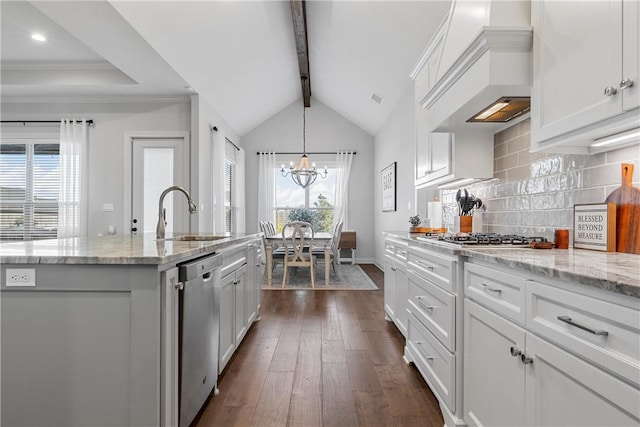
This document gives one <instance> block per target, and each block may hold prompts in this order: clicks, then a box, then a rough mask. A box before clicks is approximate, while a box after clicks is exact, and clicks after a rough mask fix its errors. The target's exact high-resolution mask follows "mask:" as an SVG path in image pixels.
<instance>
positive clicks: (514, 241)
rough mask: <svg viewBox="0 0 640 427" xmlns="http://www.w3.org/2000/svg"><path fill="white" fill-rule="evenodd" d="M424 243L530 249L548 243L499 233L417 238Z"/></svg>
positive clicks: (541, 238)
mask: <svg viewBox="0 0 640 427" xmlns="http://www.w3.org/2000/svg"><path fill="white" fill-rule="evenodd" d="M416 239H417V240H422V241H434V240H436V241H441V242H448V243H453V244H455V245H460V246H499V245H509V246H522V247H529V245H530V244H531V243H532V242H546V241H547V238H546V237H539V236H534V237H529V236H520V235H517V234H498V233H458V234H452V233H444V234H432V235H425V236H418V237H416Z"/></svg>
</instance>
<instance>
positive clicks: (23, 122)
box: [0, 120, 94, 126]
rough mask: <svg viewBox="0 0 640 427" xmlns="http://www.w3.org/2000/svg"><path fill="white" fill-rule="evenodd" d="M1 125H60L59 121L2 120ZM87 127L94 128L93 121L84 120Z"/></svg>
mask: <svg viewBox="0 0 640 427" xmlns="http://www.w3.org/2000/svg"><path fill="white" fill-rule="evenodd" d="M0 122H1V123H22V125H23V126H26V125H27V123H57V124H60V122H61V120H2V121H0ZM85 122H86V123H87V124H88V125H89V126H94V123H93V120H85Z"/></svg>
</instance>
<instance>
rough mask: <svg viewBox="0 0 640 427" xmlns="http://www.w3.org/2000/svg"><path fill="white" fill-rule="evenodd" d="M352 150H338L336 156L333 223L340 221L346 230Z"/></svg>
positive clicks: (347, 226)
mask: <svg viewBox="0 0 640 427" xmlns="http://www.w3.org/2000/svg"><path fill="white" fill-rule="evenodd" d="M352 161H353V152H350V151H338V154H337V156H336V200H335V203H334V206H335V208H334V210H333V225H334V226H335V225H336V224H337V223H338V222H339V221H342V229H343V230H348V229H349V223H348V218H347V212H348V211H349V176H350V175H351V163H352Z"/></svg>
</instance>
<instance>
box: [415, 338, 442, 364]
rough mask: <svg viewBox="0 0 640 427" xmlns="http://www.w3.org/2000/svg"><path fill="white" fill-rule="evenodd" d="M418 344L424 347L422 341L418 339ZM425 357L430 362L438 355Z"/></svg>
mask: <svg viewBox="0 0 640 427" xmlns="http://www.w3.org/2000/svg"><path fill="white" fill-rule="evenodd" d="M416 344H418V345H419V346H420V347H422V341H416ZM424 358H425V359H427V360H428V361H429V362H433V360H434V359H437V357H435V356H426V355H425V356H424Z"/></svg>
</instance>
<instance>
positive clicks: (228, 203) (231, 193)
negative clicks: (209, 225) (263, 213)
mask: <svg viewBox="0 0 640 427" xmlns="http://www.w3.org/2000/svg"><path fill="white" fill-rule="evenodd" d="M235 186H236V166H235V164H234V163H233V162H232V161H231V160H229V159H226V160H225V162H224V207H225V230H224V231H225V232H227V233H235V232H236V231H237V222H236V212H237V209H236V204H235V201H234V197H235Z"/></svg>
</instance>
